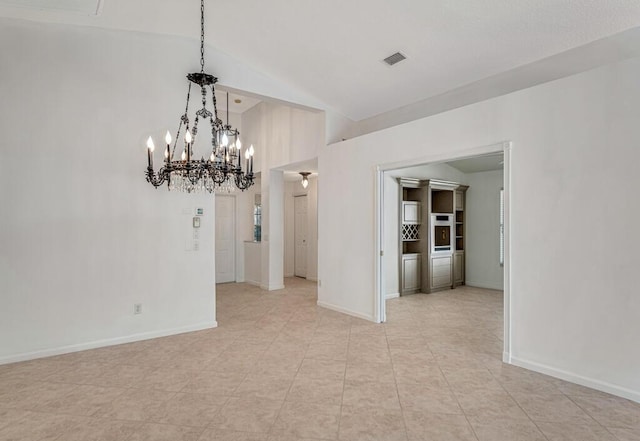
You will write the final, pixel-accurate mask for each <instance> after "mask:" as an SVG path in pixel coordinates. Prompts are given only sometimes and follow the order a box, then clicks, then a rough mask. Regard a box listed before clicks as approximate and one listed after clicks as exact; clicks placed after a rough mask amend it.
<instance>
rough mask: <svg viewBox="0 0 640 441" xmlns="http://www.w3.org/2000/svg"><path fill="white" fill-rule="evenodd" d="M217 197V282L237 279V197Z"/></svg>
mask: <svg viewBox="0 0 640 441" xmlns="http://www.w3.org/2000/svg"><path fill="white" fill-rule="evenodd" d="M215 199H216V283H225V282H235V280H236V247H235V243H236V240H235V225H236V219H235V217H236V207H235V205H236V198H235V197H234V196H229V195H219V194H217V195H216V196H215Z"/></svg>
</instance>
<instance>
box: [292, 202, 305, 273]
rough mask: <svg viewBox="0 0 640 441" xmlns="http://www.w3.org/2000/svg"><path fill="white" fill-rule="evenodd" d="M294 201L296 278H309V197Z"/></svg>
mask: <svg viewBox="0 0 640 441" xmlns="http://www.w3.org/2000/svg"><path fill="white" fill-rule="evenodd" d="M293 199H294V208H293V211H294V224H293V236H294V239H293V243H294V265H293V266H294V268H293V274H294V275H295V276H296V277H305V278H306V277H307V197H306V196H296V197H295V198H293Z"/></svg>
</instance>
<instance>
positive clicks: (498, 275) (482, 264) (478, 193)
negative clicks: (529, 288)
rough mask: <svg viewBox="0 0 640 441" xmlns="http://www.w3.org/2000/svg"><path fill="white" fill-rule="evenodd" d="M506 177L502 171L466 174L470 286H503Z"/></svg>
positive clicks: (467, 264) (500, 287)
mask: <svg viewBox="0 0 640 441" xmlns="http://www.w3.org/2000/svg"><path fill="white" fill-rule="evenodd" d="M503 175H504V173H503V172H502V170H499V171H490V172H482V173H469V174H467V175H466V176H467V183H468V185H469V189H468V190H467V197H466V201H465V202H466V206H465V216H466V218H465V226H466V230H467V231H466V238H465V259H466V262H465V271H466V272H465V279H466V284H467V285H470V286H477V287H480V288H489V289H500V290H501V289H503V287H504V271H503V266H501V265H500V229H499V225H500V189H501V188H503ZM516 228H517V226H516Z"/></svg>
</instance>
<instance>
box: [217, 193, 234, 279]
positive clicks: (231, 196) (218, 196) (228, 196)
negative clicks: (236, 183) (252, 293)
mask: <svg viewBox="0 0 640 441" xmlns="http://www.w3.org/2000/svg"><path fill="white" fill-rule="evenodd" d="M220 197H222V198H230V199H231V200H232V201H233V209H232V212H233V228H232V230H233V239H232V243H233V281H231V282H219V281H218V277H217V272H218V271H217V264H218V259H215V267H214V275H215V276H216V277H215V279H216V284H217V283H234V282H237V281H238V255H239V254H238V244H237V242H236V236H237V231H236V228H237V226H238V223H237V221H238V219H237V217H238V213H237V204H238V200H237V199H236V195H235V194H226V193H224V194H221V193H216V194H215V196H214V200H213V205H214V212H215V216H214V222H215V220H216V219H217V216H218V210H215V208H216V207H215V204H216V201H217V200H218V198H220ZM215 225H216V224H215V223H214V229H213V234H214V243H213V251H214V256H215V253H216V245H217V243H218V237H217V234H216V232H215Z"/></svg>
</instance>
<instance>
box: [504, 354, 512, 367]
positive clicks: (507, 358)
mask: <svg viewBox="0 0 640 441" xmlns="http://www.w3.org/2000/svg"><path fill="white" fill-rule="evenodd" d="M502 362H503V363H507V364H512V363H511V354H510V353H508V352H503V353H502Z"/></svg>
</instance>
